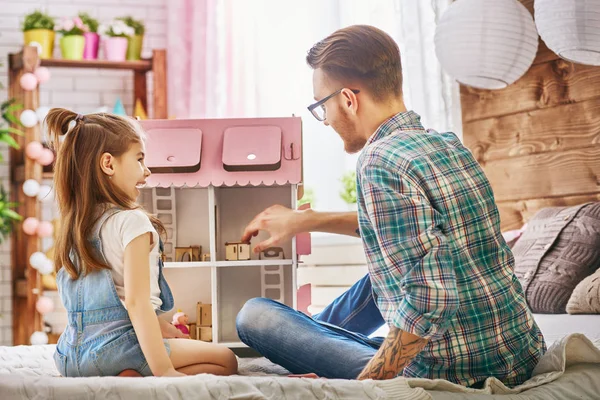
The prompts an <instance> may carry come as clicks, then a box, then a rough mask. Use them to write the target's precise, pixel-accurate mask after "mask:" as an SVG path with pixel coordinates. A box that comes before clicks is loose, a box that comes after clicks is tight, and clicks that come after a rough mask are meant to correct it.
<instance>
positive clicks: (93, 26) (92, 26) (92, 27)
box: [79, 12, 99, 32]
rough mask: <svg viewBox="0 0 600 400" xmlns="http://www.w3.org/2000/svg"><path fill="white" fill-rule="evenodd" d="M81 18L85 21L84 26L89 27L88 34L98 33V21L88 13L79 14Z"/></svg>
mask: <svg viewBox="0 0 600 400" xmlns="http://www.w3.org/2000/svg"><path fill="white" fill-rule="evenodd" d="M79 18H81V20H82V21H83V24H84V25H86V26H87V27H88V32H98V25H99V23H98V20H97V19H96V18H92V17H91V16H90V15H89V14H88V13H85V12H81V13H79Z"/></svg>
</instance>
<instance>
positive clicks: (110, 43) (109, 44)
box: [104, 37, 128, 61]
mask: <svg viewBox="0 0 600 400" xmlns="http://www.w3.org/2000/svg"><path fill="white" fill-rule="evenodd" d="M127 44H128V43H127V38H126V37H109V38H107V39H106V40H105V41H104V58H106V59H107V60H109V61H125V56H126V55H127Z"/></svg>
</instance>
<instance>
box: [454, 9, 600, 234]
mask: <svg viewBox="0 0 600 400" xmlns="http://www.w3.org/2000/svg"><path fill="white" fill-rule="evenodd" d="M521 2H522V3H523V4H524V5H525V6H526V7H527V8H528V9H529V10H530V11H531V12H532V14H533V0H521ZM460 92H461V106H462V119H463V136H464V142H465V145H466V146H467V147H469V148H470V149H471V151H472V152H473V154H474V156H475V157H476V159H477V160H478V161H479V163H480V164H481V165H482V167H483V169H484V171H485V173H486V175H487V177H488V178H489V180H490V182H491V184H492V188H493V190H494V195H495V198H496V202H497V203H498V207H499V209H500V214H501V221H502V229H503V230H508V229H515V228H520V227H521V226H522V225H523V224H524V223H525V222H526V221H527V220H528V219H529V218H530V217H531V216H532V215H533V214H535V212H537V211H538V210H539V209H540V208H543V207H550V206H568V205H576V204H580V203H583V202H586V201H597V200H600V67H594V66H587V65H582V64H573V63H570V62H567V61H565V60H563V59H561V58H559V57H558V56H557V55H556V54H554V53H553V52H552V51H550V50H549V49H548V48H547V47H546V45H545V44H544V42H543V41H542V40H541V39H540V44H539V47H538V53H537V56H536V58H535V61H534V63H533V65H532V66H531V68H530V69H529V71H528V72H527V73H526V74H525V75H524V76H523V77H522V78H521V79H519V80H518V81H517V82H515V83H513V84H512V85H510V86H509V87H507V88H505V89H502V90H493V91H492V90H478V89H473V88H468V87H465V86H461V88H460Z"/></svg>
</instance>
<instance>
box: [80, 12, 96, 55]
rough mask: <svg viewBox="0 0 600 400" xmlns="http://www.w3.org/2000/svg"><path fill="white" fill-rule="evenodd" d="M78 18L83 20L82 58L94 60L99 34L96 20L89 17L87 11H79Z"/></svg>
mask: <svg viewBox="0 0 600 400" xmlns="http://www.w3.org/2000/svg"><path fill="white" fill-rule="evenodd" d="M79 18H81V21H83V25H84V26H85V27H86V28H87V29H84V30H85V32H84V33H83V37H84V38H85V47H84V48H83V58H84V59H85V60H96V59H97V58H98V48H99V47H100V36H99V35H98V25H99V24H98V20H97V19H95V18H92V17H90V15H89V14H88V13H83V12H82V13H79Z"/></svg>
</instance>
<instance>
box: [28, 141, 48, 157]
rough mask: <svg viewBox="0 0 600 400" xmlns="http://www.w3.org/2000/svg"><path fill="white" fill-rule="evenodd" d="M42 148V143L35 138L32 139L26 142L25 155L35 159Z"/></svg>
mask: <svg viewBox="0 0 600 400" xmlns="http://www.w3.org/2000/svg"><path fill="white" fill-rule="evenodd" d="M42 150H44V146H42V144H41V143H40V142H38V141H37V140H34V141H32V142H29V143H27V146H26V147H25V154H27V157H29V158H31V159H32V160H37V159H38V158H39V157H40V155H41V154H42Z"/></svg>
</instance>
